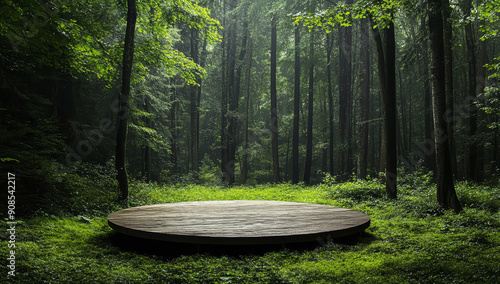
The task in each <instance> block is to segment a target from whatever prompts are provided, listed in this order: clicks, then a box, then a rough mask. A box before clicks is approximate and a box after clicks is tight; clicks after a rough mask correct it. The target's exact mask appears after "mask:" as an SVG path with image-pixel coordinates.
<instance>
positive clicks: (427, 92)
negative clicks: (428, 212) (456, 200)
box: [420, 19, 436, 171]
mask: <svg viewBox="0 0 500 284" xmlns="http://www.w3.org/2000/svg"><path fill="white" fill-rule="evenodd" d="M421 26H422V31H424V30H427V23H426V20H425V19H423V20H422V21H421ZM422 45H423V46H422V50H423V52H422V53H423V55H422V57H423V60H422V63H421V64H420V66H421V69H420V70H421V73H422V74H424V132H425V133H424V134H425V144H424V145H425V148H424V154H425V158H424V164H425V167H426V168H427V169H429V170H432V171H434V170H436V152H435V149H436V147H435V145H434V139H433V138H432V133H433V131H434V128H433V118H432V94H431V86H430V75H429V67H428V66H429V56H428V43H427V40H423V43H422Z"/></svg>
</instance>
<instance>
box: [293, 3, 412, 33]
mask: <svg viewBox="0 0 500 284" xmlns="http://www.w3.org/2000/svg"><path fill="white" fill-rule="evenodd" d="M404 4H405V1H393V0H383V1H372V0H365V1H358V2H356V3H355V4H352V5H348V4H343V3H340V4H337V5H336V6H334V7H332V8H329V9H327V10H323V11H319V12H315V13H312V12H310V13H298V14H295V15H293V18H294V22H295V24H298V23H299V22H301V21H303V22H304V25H305V26H307V27H308V28H309V30H311V29H312V28H313V27H322V28H323V29H325V30H326V31H327V32H330V31H331V30H332V28H333V27H335V26H336V25H340V26H351V25H352V21H353V20H357V19H364V18H366V17H370V18H371V19H372V20H373V22H374V23H376V25H375V26H374V27H373V28H376V27H381V28H386V27H388V26H389V23H390V22H393V21H394V16H393V13H394V12H395V11H398V10H399V9H401V8H402V7H403V6H404Z"/></svg>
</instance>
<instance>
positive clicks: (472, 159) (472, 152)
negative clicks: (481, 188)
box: [463, 0, 477, 181]
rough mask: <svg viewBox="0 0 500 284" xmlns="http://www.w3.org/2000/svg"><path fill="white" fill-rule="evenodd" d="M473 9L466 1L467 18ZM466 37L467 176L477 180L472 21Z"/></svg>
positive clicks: (474, 61) (466, 29)
mask: <svg viewBox="0 0 500 284" xmlns="http://www.w3.org/2000/svg"><path fill="white" fill-rule="evenodd" d="M471 9H472V0H467V1H465V5H464V6H463V11H464V14H465V18H466V19H467V18H468V17H469V16H470V13H471ZM465 38H466V44H467V62H468V63H469V78H468V82H469V89H468V100H469V105H470V117H469V123H470V128H469V138H470V139H471V140H472V142H471V143H470V144H469V153H468V171H467V178H468V179H469V180H471V181H475V180H476V162H477V161H476V160H477V146H476V141H475V140H476V137H475V136H476V132H477V108H476V106H475V104H474V101H475V100H476V44H475V41H474V31H473V27H472V23H471V22H467V23H466V24H465Z"/></svg>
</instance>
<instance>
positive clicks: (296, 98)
mask: <svg viewBox="0 0 500 284" xmlns="http://www.w3.org/2000/svg"><path fill="white" fill-rule="evenodd" d="M299 125H300V25H297V26H296V27H295V88H294V95H293V143H292V183H293V184H297V183H298V182H299Z"/></svg>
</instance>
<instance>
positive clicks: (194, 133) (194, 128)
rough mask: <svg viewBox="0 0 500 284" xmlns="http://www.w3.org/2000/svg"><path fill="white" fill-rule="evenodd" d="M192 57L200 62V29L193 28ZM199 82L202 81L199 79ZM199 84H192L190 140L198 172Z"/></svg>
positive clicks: (192, 158)
mask: <svg viewBox="0 0 500 284" xmlns="http://www.w3.org/2000/svg"><path fill="white" fill-rule="evenodd" d="M191 58H192V59H193V61H194V62H195V63H199V59H198V31H197V30H195V29H194V28H193V29H191ZM198 83H200V81H199V80H198ZM198 88H199V87H198V86H191V88H190V89H191V90H190V93H191V100H190V107H191V108H190V114H191V125H190V130H191V131H190V132H191V139H190V140H189V141H190V149H191V151H190V154H191V155H190V158H191V159H190V160H191V170H192V171H193V172H195V173H197V172H198V171H199V169H200V165H199V154H198V149H199V146H198V141H199V139H198V135H199V132H198V117H199V106H198Z"/></svg>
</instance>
